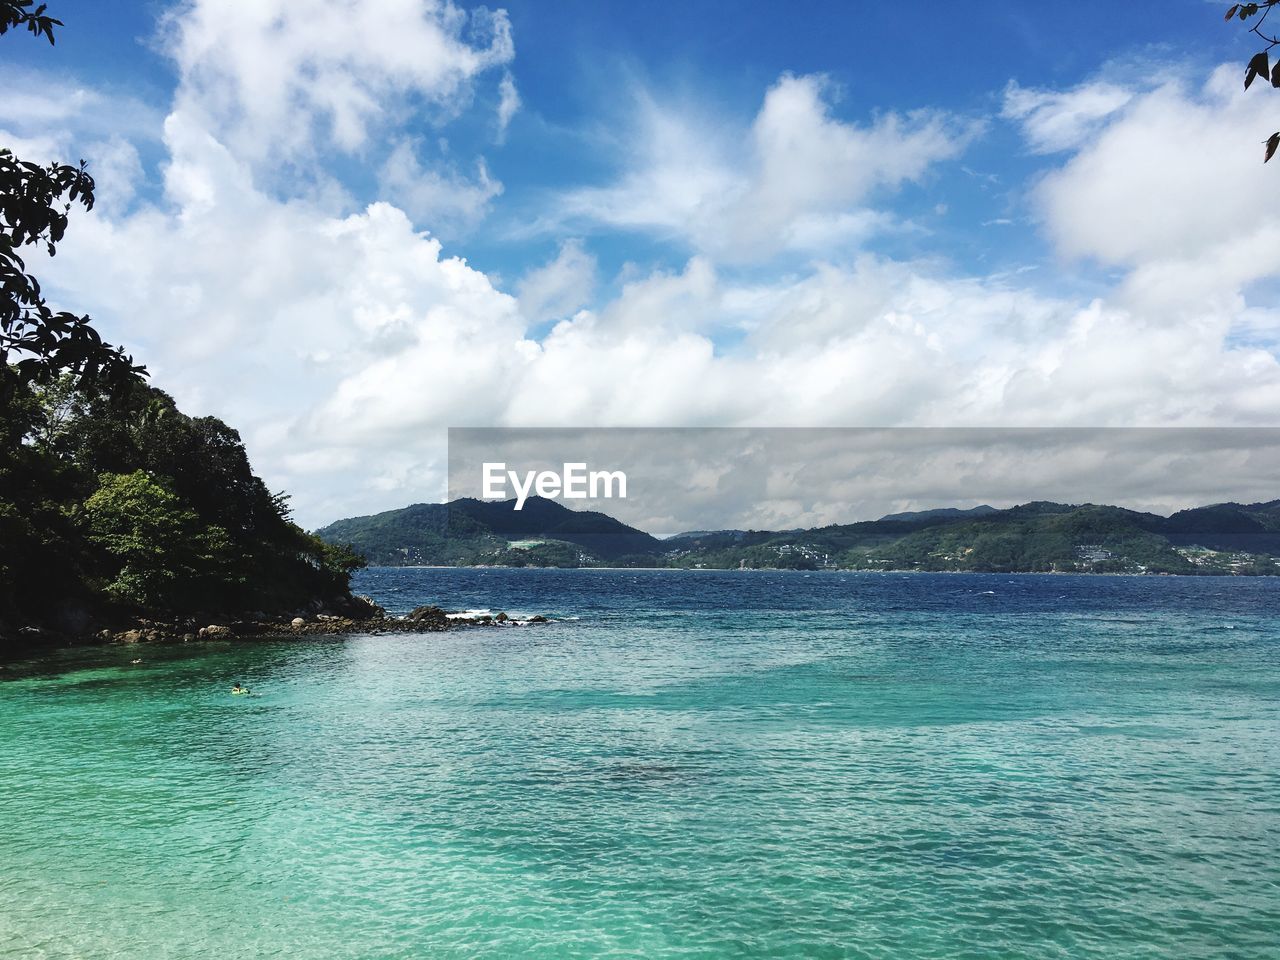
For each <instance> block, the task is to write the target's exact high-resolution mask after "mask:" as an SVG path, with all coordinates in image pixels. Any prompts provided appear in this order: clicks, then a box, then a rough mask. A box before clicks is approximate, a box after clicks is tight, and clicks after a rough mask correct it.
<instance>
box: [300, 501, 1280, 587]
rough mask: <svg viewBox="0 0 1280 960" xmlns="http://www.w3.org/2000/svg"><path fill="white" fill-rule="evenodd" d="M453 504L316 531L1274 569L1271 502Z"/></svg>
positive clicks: (1087, 566) (399, 544) (503, 549)
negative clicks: (719, 514)
mask: <svg viewBox="0 0 1280 960" xmlns="http://www.w3.org/2000/svg"><path fill="white" fill-rule="evenodd" d="M512 507H513V503H512V502H511V501H507V502H495V501H480V500H455V501H453V502H451V503H442V504H430V503H422V504H415V505H413V506H410V507H405V508H403V509H401V510H390V511H387V512H385V513H379V514H375V515H373V516H369V517H355V518H352V519H348V520H339V521H338V522H336V523H333V524H330V525H329V526H327V527H324V528H323V529H321V530H318V531H316V533H317V535H318V536H319V537H320V538H321V539H322V540H325V541H327V542H329V543H333V544H350V545H351V546H352V547H354V548H355V550H356V551H358V552H360V553H362V554H363V555H364V556H365V557H367V558H368V560H369V562H370V563H374V564H385V565H408V564H438V565H446V566H478V565H489V566H499V565H501V566H551V567H577V566H632V567H680V568H711V569H735V568H747V569H803V570H816V569H844V570H933V571H989V572H1008V573H1019V572H1023V573H1031V572H1079V573H1171V574H1191V575H1196V574H1201V575H1224V574H1235V575H1277V574H1280V565H1278V564H1277V561H1276V560H1274V559H1273V558H1274V557H1278V556H1280V500H1273V501H1270V502H1268V503H1252V504H1239V503H1220V504H1214V505H1211V506H1206V507H1197V508H1194V509H1190V510H1182V511H1179V512H1178V513H1175V514H1173V515H1172V516H1168V517H1164V516H1160V515H1159V514H1153V513H1142V512H1139V511H1135V510H1127V509H1124V508H1122V507H1113V506H1099V505H1095V504H1063V503H1049V502H1044V501H1036V502H1032V503H1026V504H1021V505H1019V506H1016V507H1011V508H1008V509H1004V510H997V509H995V508H993V507H986V506H984V507H976V508H973V509H969V510H959V509H954V508H948V509H941V510H926V511H921V512H918V513H898V514H891V515H889V516H886V517H882V518H881V519H879V520H870V521H864V522H860V523H849V524H835V525H832V526H826V527H815V528H812V529H806V530H785V531H767V530H716V531H698V532H695V533H685V534H680V535H678V536H675V537H670V538H668V539H665V540H659V539H658V538H656V537H653V536H650V535H649V534H647V533H645V532H643V531H641V530H637V529H635V528H634V527H629V526H627V525H626V524H624V523H622V522H621V521H619V520H615V519H614V518H612V517H609V516H607V515H606V514H603V513H596V512H589V511H574V510H570V509H568V508H567V507H564V506H562V505H561V504H560V503H558V502H555V501H552V500H546V499H542V498H531V499H529V500H528V501H527V502H526V503H525V506H524V509H523V510H521V511H516V510H513V509H512Z"/></svg>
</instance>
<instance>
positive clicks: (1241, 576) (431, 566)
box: [365, 563, 1280, 580]
mask: <svg viewBox="0 0 1280 960" xmlns="http://www.w3.org/2000/svg"><path fill="white" fill-rule="evenodd" d="M365 569H368V570H557V571H561V572H565V571H602V572H606V571H614V572H618V573H628V572H630V573H802V574H805V575H811V574H815V573H820V574H824V575H830V574H846V575H847V574H868V575H870V576H886V575H897V574H909V575H913V576H914V575H923V574H936V575H944V576H949V577H951V576H955V577H964V576H974V577H1133V578H1137V577H1142V578H1144V579H1150V578H1156V577H1161V578H1165V579H1180V580H1278V579H1280V570H1277V572H1276V573H1163V572H1143V573H1124V572H1117V571H1105V570H1098V571H1093V570H915V569H910V568H906V569H901V570H899V569H886V570H852V569H848V570H846V569H840V568H837V567H820V568H818V569H815V570H797V569H794V568H792V567H606V566H591V567H537V566H514V565H506V566H504V565H500V564H481V565H478V566H473V565H470V564H444V563H393V564H384V563H371V564H369V566H368V567H366V568H365Z"/></svg>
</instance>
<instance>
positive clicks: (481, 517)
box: [316, 497, 663, 566]
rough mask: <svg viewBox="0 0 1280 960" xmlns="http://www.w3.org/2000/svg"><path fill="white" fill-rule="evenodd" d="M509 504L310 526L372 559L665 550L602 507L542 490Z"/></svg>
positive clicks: (589, 558)
mask: <svg viewBox="0 0 1280 960" xmlns="http://www.w3.org/2000/svg"><path fill="white" fill-rule="evenodd" d="M513 506H514V501H511V500H507V501H504V502H498V501H483V500H473V499H463V500H454V501H452V502H450V503H416V504H413V505H412V506H409V507H404V508H403V509H400V510H388V511H386V512H385V513H378V514H374V515H373V516H369V517H353V518H351V519H348V520H339V521H337V522H336V523H331V524H329V526H327V527H323V528H322V529H320V530H317V531H316V534H317V536H319V537H320V538H321V539H322V540H324V541H326V542H328V543H346V544H351V545H352V546H353V547H355V548H356V549H357V550H358V551H359V552H361V553H362V554H364V556H365V557H366V558H368V560H369V562H370V563H376V564H415V563H424V564H445V565H476V564H509V565H515V566H524V565H526V564H530V565H537V566H579V565H582V564H591V563H603V562H606V561H612V562H617V561H619V560H627V561H628V562H632V563H641V562H643V563H645V564H647V565H653V564H656V563H658V558H659V556H660V555H661V554H662V552H663V546H662V541H660V540H658V539H657V538H656V537H652V536H650V535H649V534H647V533H644V532H642V531H640V530H637V529H635V528H634V527H629V526H627V525H626V524H625V523H622V522H621V521H619V520H615V519H613V517H610V516H607V515H605V514H603V513H596V512H592V511H576V510H570V509H568V508H567V507H564V506H561V505H560V504H559V503H557V502H555V501H554V500H546V499H544V498H542V497H530V498H529V499H528V500H527V501H525V504H524V508H523V509H522V510H515V509H513Z"/></svg>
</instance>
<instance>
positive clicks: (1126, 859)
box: [0, 569, 1280, 960]
mask: <svg viewBox="0 0 1280 960" xmlns="http://www.w3.org/2000/svg"><path fill="white" fill-rule="evenodd" d="M358 586H359V589H361V590H362V591H364V592H367V593H371V594H372V595H373V596H374V597H375V598H377V599H379V600H380V601H381V602H383V603H384V604H385V605H386V606H387V607H388V608H389V609H391V610H392V611H404V610H407V609H409V608H411V607H412V606H414V605H416V604H418V603H423V602H439V603H442V604H444V605H447V606H452V607H457V608H490V609H493V610H494V611H497V610H499V609H503V610H506V611H507V612H509V613H511V614H513V615H515V614H519V613H526V614H531V613H546V614H548V615H551V616H554V617H557V618H562V619H560V620H559V621H558V622H556V623H552V624H550V625H547V626H545V627H530V628H523V629H521V628H510V629H502V630H499V629H492V630H483V631H481V630H476V631H467V632H458V633H454V634H449V635H445V636H433V635H427V636H423V637H351V638H346V639H324V640H307V641H288V642H285V641H280V642H270V643H258V644H201V645H189V646H186V647H182V648H179V649H173V648H150V647H145V648H133V649H112V650H99V651H90V652H87V653H85V652H81V653H77V654H62V655H59V656H56V657H52V658H49V659H46V660H43V661H40V662H29V663H21V664H11V665H9V666H8V667H6V668H5V669H4V670H3V671H0V677H3V678H5V679H3V680H0V957H5V958H9V957H13V958H18V957H21V958H24V960H25V958H55V957H56V958H73V957H74V958H125V957H128V958H152V957H156V958H169V957H172V958H206V957H207V958H219V960H226V958H240V957H245V958H247V957H282V958H283V957H290V958H299V960H312V958H353V960H354V958H361V960H364V958H420V957H423V958H425V957H430V958H488V957H530V958H574V957H639V956H661V957H689V958H711V957H743V956H750V957H796V958H801V957H803V958H820V957H867V958H888V960H896V958H935V957H936V958H947V960H953V958H969V957H971V958H998V957H1010V958H1013V957H1018V958H1077V957H1098V958H1102V957H1107V958H1130V957H1132V958H1157V957H1159V958H1164V957H1169V958H1175V957H1176V958H1210V957H1213V958H1218V957H1234V958H1262V957H1267V958H1275V957H1280V946H1278V945H1277V944H1278V943H1280V626H1278V625H1280V619H1278V617H1280V581H1275V580H1243V579H1241V580H1212V579H1183V578H1134V579H1130V578H1118V577H1062V576H1059V577H1007V576H979V575H972V576H959V575H953V576H947V575H938V576H931V575H917V576H910V577H907V576H897V575H882V574H881V575H877V574H868V575H857V574H804V573H741V574H739V573H701V572H690V573H681V572H674V571H655V572H624V571H590V570H584V571H540V570H461V571H457V570H454V571H449V570H415V569H410V570H371V571H367V572H365V573H364V574H362V575H361V579H360V583H359V584H358ZM575 618H576V619H575ZM137 656H141V657H142V659H143V662H142V663H141V664H137V665H134V664H131V663H130V662H129V661H130V660H131V659H133V658H134V657H137ZM234 680H240V681H242V682H245V683H247V684H248V685H249V686H250V687H251V688H252V689H253V690H254V692H255V695H254V696H252V697H234V698H233V697H231V696H229V695H228V692H227V691H228V687H229V685H230V683H231V682H232V681H234Z"/></svg>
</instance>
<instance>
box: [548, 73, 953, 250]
mask: <svg viewBox="0 0 1280 960" xmlns="http://www.w3.org/2000/svg"><path fill="white" fill-rule="evenodd" d="M830 93H831V91H830V88H829V84H828V83H827V82H826V81H825V80H824V78H822V77H819V76H803V77H798V76H792V75H789V74H788V75H785V76H783V77H782V78H781V79H780V80H779V81H778V82H777V83H776V84H775V85H774V86H773V87H771V88H770V89H769V91H768V92H767V93H766V94H765V98H764V103H763V105H762V106H761V108H760V112H759V113H758V114H757V115H756V117H755V120H754V122H753V123H752V125H751V127H750V129H749V130H746V131H736V130H732V129H730V130H726V129H723V128H717V127H715V126H714V125H709V124H708V123H707V122H706V120H705V119H704V118H702V117H699V116H696V115H684V114H682V113H681V112H680V111H677V110H669V109H663V108H662V107H660V106H658V105H657V104H656V103H654V102H652V101H651V100H649V99H647V98H645V97H643V96H642V97H641V98H640V116H641V122H640V124H639V126H638V129H636V130H635V131H634V133H633V137H632V140H631V142H629V143H628V144H627V145H626V147H625V153H626V154H627V156H628V157H634V158H636V159H635V161H634V162H633V163H632V164H631V165H630V166H629V167H628V169H626V170H625V171H624V173H623V174H622V176H621V177H620V179H619V181H618V182H617V183H614V184H612V185H609V186H606V187H594V188H588V189H580V190H575V191H572V192H570V193H569V194H568V195H567V196H565V197H563V198H562V199H561V201H560V202H561V204H562V207H563V215H564V216H565V217H566V218H568V219H570V220H573V219H580V220H582V221H586V222H592V223H597V224H601V225H605V226H610V227H621V228H628V229H638V230H646V231H651V232H654V233H657V234H659V235H665V236H672V237H678V238H680V239H682V240H684V241H686V242H688V243H689V244H691V245H692V246H693V247H695V248H696V249H698V250H699V251H701V252H703V253H706V254H709V255H711V256H714V257H716V258H717V259H720V260H725V261H758V260H764V259H767V258H769V257H770V256H772V255H773V254H775V253H777V252H779V251H781V250H787V249H799V250H820V249H825V248H826V245H827V244H829V243H830V242H832V241H833V240H834V239H842V240H844V241H850V240H859V239H862V238H865V237H866V236H867V235H868V234H870V233H871V232H873V231H874V230H875V229H878V228H881V227H883V226H884V225H885V224H886V223H887V222H889V221H890V219H891V218H889V217H887V216H886V215H885V214H884V213H883V212H877V211H872V210H868V209H866V208H865V204H866V202H867V201H868V199H869V197H870V195H871V194H872V193H873V191H875V190H877V189H880V188H887V189H893V188H896V187H899V186H900V185H901V184H903V183H904V182H908V181H915V180H919V179H920V178H921V177H922V176H923V175H924V174H925V172H926V171H927V169H928V168H929V167H930V165H931V164H933V163H935V162H936V161H938V160H942V159H945V158H947V157H951V156H955V155H956V154H957V153H959V152H960V150H962V149H963V148H964V146H965V145H966V144H967V143H968V141H969V140H970V139H971V138H972V136H973V135H974V133H975V132H976V128H975V127H974V125H973V124H966V123H963V122H961V121H959V120H957V119H955V118H953V117H949V116H947V115H945V114H942V113H938V112H929V111H923V112H917V113H913V114H908V115H905V116H903V115H899V114H894V113H889V114H884V115H882V116H879V117H878V118H877V119H876V120H875V121H874V122H873V123H872V124H871V125H869V126H858V125H856V124H852V123H845V122H843V121H840V120H838V119H836V118H835V117H833V116H832V115H831V109H830V104H829V99H830Z"/></svg>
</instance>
